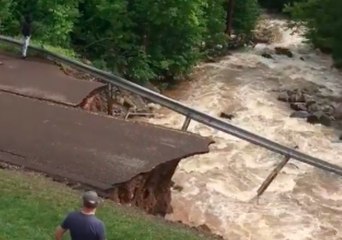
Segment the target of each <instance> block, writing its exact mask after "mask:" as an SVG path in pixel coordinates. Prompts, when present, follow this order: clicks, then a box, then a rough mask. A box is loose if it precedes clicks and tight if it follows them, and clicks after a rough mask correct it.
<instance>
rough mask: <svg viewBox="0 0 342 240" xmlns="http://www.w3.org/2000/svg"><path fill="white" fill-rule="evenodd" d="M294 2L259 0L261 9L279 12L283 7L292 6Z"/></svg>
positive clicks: (289, 0) (287, 0) (286, 0)
mask: <svg viewBox="0 0 342 240" xmlns="http://www.w3.org/2000/svg"><path fill="white" fill-rule="evenodd" d="M294 1H296V0H259V3H260V5H261V6H262V7H264V8H267V9H272V10H277V11H281V10H282V9H283V8H284V6H285V5H287V4H292V3H293V2H294Z"/></svg>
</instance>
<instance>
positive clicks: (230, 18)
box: [226, 0, 235, 36]
mask: <svg viewBox="0 0 342 240" xmlns="http://www.w3.org/2000/svg"><path fill="white" fill-rule="evenodd" d="M234 5H235V0H228V6H227V20H226V34H228V36H231V34H232V29H233V14H234Z"/></svg>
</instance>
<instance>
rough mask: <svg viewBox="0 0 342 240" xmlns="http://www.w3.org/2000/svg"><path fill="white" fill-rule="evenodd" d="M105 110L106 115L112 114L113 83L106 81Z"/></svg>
mask: <svg viewBox="0 0 342 240" xmlns="http://www.w3.org/2000/svg"><path fill="white" fill-rule="evenodd" d="M107 90H108V94H107V110H108V111H107V112H108V115H110V116H113V85H112V84H110V83H108V84H107Z"/></svg>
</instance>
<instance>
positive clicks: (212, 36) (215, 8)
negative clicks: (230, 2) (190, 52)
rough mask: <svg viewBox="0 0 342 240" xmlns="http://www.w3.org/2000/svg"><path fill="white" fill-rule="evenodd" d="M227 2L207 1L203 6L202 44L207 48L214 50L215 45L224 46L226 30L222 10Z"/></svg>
mask: <svg viewBox="0 0 342 240" xmlns="http://www.w3.org/2000/svg"><path fill="white" fill-rule="evenodd" d="M225 4H227V0H207V1H206V3H205V4H204V9H203V12H204V16H203V24H204V27H205V31H204V39H203V40H204V42H205V44H206V47H207V48H209V49H210V48H215V47H216V45H217V44H220V45H223V46H224V45H226V44H227V36H226V35H225V33H224V32H225V29H226V15H227V12H226V10H225V8H224V6H225Z"/></svg>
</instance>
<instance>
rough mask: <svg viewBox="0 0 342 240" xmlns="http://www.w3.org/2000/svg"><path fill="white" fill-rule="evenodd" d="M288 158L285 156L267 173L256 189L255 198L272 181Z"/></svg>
mask: <svg viewBox="0 0 342 240" xmlns="http://www.w3.org/2000/svg"><path fill="white" fill-rule="evenodd" d="M289 160H290V157H288V156H287V157H285V159H283V161H281V162H280V163H279V164H278V165H277V167H276V168H275V169H273V171H272V172H271V173H270V175H268V177H267V178H266V179H265V181H264V182H263V183H262V184H261V186H260V187H259V189H258V191H257V192H258V194H257V198H259V197H260V196H261V195H262V194H263V193H264V192H265V191H266V190H267V188H268V187H269V186H270V184H271V183H272V182H273V180H274V179H275V178H276V177H277V176H278V174H279V172H280V171H281V170H282V169H283V168H284V167H285V165H286V164H287V163H288V161H289Z"/></svg>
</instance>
